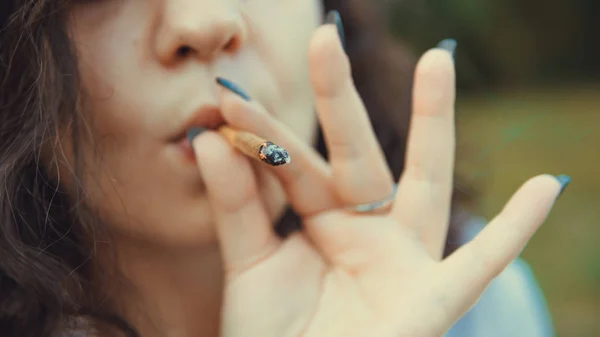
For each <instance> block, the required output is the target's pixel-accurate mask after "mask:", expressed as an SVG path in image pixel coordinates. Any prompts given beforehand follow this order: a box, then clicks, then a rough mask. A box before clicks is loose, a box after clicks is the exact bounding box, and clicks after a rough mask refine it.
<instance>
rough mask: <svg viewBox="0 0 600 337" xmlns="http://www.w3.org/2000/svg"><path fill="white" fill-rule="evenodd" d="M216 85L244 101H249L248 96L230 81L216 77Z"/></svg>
mask: <svg viewBox="0 0 600 337" xmlns="http://www.w3.org/2000/svg"><path fill="white" fill-rule="evenodd" d="M217 83H218V84H219V85H221V86H223V87H224V88H226V89H229V90H230V91H231V92H233V93H234V94H237V95H238V96H240V97H241V98H243V99H244V100H246V101H251V98H250V96H249V95H248V94H247V93H246V92H245V91H244V90H242V88H240V87H239V86H238V85H237V84H235V83H233V82H231V81H230V80H226V79H224V78H222V77H217Z"/></svg>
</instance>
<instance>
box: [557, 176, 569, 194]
mask: <svg viewBox="0 0 600 337" xmlns="http://www.w3.org/2000/svg"><path fill="white" fill-rule="evenodd" d="M555 178H556V180H558V182H559V183H560V186H561V187H560V193H558V195H559V196H560V195H561V194H562V193H563V192H564V190H565V188H567V186H569V183H571V177H569V176H568V175H566V174H561V175H558V176H555Z"/></svg>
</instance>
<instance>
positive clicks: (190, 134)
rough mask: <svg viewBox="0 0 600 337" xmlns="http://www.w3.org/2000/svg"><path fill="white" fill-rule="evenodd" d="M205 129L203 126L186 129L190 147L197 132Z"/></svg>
mask: <svg viewBox="0 0 600 337" xmlns="http://www.w3.org/2000/svg"><path fill="white" fill-rule="evenodd" d="M204 131H206V129H204V128H197V127H196V128H191V129H189V130H188V132H187V138H188V140H189V141H190V144H192V147H193V146H194V138H196V136H198V135H199V134H201V133H202V132H204Z"/></svg>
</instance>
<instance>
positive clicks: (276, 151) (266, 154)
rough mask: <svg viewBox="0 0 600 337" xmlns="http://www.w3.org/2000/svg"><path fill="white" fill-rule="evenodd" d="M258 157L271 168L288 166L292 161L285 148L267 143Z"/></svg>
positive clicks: (259, 151)
mask: <svg viewBox="0 0 600 337" xmlns="http://www.w3.org/2000/svg"><path fill="white" fill-rule="evenodd" d="M258 156H259V157H260V159H261V160H262V161H263V162H265V163H267V164H269V165H271V166H280V165H283V164H288V163H289V162H290V161H291V160H292V159H291V158H290V155H289V154H288V152H287V151H286V150H285V149H284V148H282V147H281V146H279V145H275V144H273V143H271V142H266V143H264V144H263V145H262V146H261V147H260V149H259V150H258Z"/></svg>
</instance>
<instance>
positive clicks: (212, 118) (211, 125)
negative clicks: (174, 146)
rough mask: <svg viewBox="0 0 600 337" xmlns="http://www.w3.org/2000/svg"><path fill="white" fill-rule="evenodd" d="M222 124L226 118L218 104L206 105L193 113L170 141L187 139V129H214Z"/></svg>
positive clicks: (179, 141) (175, 141)
mask: <svg viewBox="0 0 600 337" xmlns="http://www.w3.org/2000/svg"><path fill="white" fill-rule="evenodd" d="M222 124H225V119H224V118H223V115H221V111H220V110H219V108H218V107H216V106H205V107H202V108H201V109H198V110H197V111H196V112H195V113H193V114H192V115H191V116H190V117H189V119H188V120H187V121H186V122H185V123H184V124H183V126H182V127H181V129H180V130H179V131H178V133H177V134H175V135H174V136H173V137H171V139H170V141H171V142H173V143H181V142H185V141H187V131H188V130H189V129H191V128H194V127H196V128H203V129H212V130H214V129H216V128H218V127H219V126H220V125H222Z"/></svg>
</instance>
